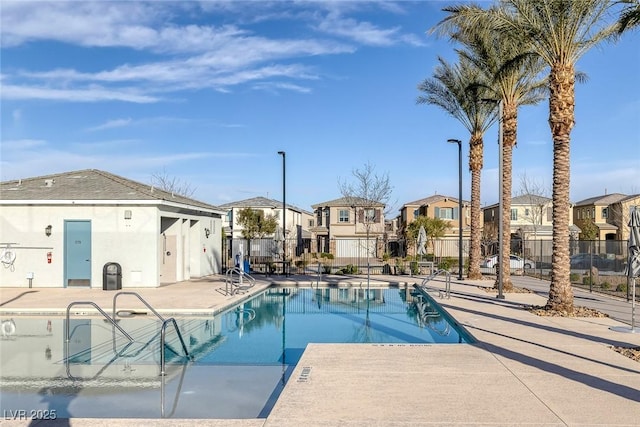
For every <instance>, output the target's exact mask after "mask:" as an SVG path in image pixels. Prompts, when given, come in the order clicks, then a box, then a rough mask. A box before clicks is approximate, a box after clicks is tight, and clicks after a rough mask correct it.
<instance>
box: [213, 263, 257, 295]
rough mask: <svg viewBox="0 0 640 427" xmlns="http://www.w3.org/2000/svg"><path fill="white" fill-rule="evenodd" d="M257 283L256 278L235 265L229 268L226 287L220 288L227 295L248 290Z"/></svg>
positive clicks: (225, 281)
mask: <svg viewBox="0 0 640 427" xmlns="http://www.w3.org/2000/svg"><path fill="white" fill-rule="evenodd" d="M255 284H256V279H254V278H253V276H251V275H250V274H248V273H245V272H244V271H242V270H240V268H238V267H233V268H230V269H229V270H227V274H226V276H225V280H224V289H222V288H220V289H219V291H220V292H222V293H224V294H225V295H236V294H238V293H243V292H247V291H248V290H249V289H250V288H252V287H254V286H255Z"/></svg>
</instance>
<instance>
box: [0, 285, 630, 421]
mask: <svg viewBox="0 0 640 427" xmlns="http://www.w3.org/2000/svg"><path fill="white" fill-rule="evenodd" d="M386 279H389V280H394V281H397V280H398V277H394V276H391V277H388V278H387V277H382V276H376V277H375V280H376V281H385V280H386ZM313 280H315V279H314V278H312V277H290V278H277V277H276V278H274V279H273V280H271V281H272V282H277V283H280V284H283V285H295V284H300V285H306V284H309V283H311V282H312V281H313ZM351 280H353V282H354V283H356V282H359V281H362V280H363V279H362V278H353V279H351ZM364 280H366V279H364ZM402 280H403V281H406V282H407V283H409V282H415V281H419V278H408V277H404V278H402ZM512 280H513V281H514V284H515V286H517V287H526V288H528V289H531V290H533V291H534V292H533V293H510V294H506V298H505V299H504V300H499V299H497V298H496V297H495V292H494V291H493V290H490V289H487V288H490V287H491V286H492V282H491V281H489V280H484V281H480V282H475V281H462V282H457V281H455V280H454V282H453V283H452V289H451V291H452V292H451V298H450V299H438V302H439V303H440V304H441V305H442V306H443V307H444V308H445V309H446V310H447V311H448V312H449V313H450V314H451V315H452V316H453V317H454V318H455V319H456V320H457V322H458V323H459V324H460V325H462V326H464V327H465V328H466V329H467V330H468V331H469V332H470V333H471V334H473V336H474V337H476V338H477V339H478V342H477V343H475V344H472V345H465V344H463V345H437V344H436V345H381V344H378V345H376V344H312V345H309V347H308V348H307V350H306V351H305V353H304V354H303V356H302V358H301V360H300V362H299V364H298V365H297V367H296V368H295V370H294V372H293V374H292V376H291V379H290V380H289V382H288V383H287V385H286V387H285V389H284V391H283V392H282V394H281V396H280V398H279V399H278V401H277V403H276V405H275V407H274V408H273V410H272V411H271V414H270V415H269V416H268V418H266V419H259V420H118V419H116V420H102V419H99V420H86V419H71V420H59V421H58V423H57V424H58V425H71V426H92V427H98V426H102V425H105V426H106V425H109V426H118V425H150V426H153V425H157V426H180V425H184V426H187V425H189V426H191V425H203V426H204V425H207V426H264V427H271V426H278V427H280V426H282V427H287V426H300V425H306V426H325V427H327V426H392V427H393V426H576V427H583V426H637V425H639V424H640V363H638V362H635V361H633V360H631V359H629V358H627V357H624V356H622V355H620V354H619V353H617V352H615V351H613V350H612V349H611V347H612V346H640V334H632V333H622V332H616V331H614V330H612V329H611V328H612V327H621V326H622V327H625V326H628V323H622V322H621V321H620V320H622V321H623V322H628V321H630V304H629V303H627V302H626V301H621V300H613V299H611V298H608V297H606V296H603V295H599V294H589V293H588V292H583V291H578V290H576V292H575V294H576V305H585V306H589V307H592V308H596V309H598V310H600V311H603V312H607V313H608V314H610V315H611V316H612V317H610V318H562V317H540V316H536V315H535V314H532V313H530V312H529V311H527V310H524V309H523V307H524V306H527V305H544V304H545V302H546V292H547V291H548V283H547V282H544V281H540V280H536V279H529V278H521V277H517V276H516V277H512ZM220 283H221V282H219V281H218V282H216V280H215V279H211V280H208V281H197V282H187V283H181V284H177V285H174V286H168V287H163V288H158V289H150V290H140V293H141V294H142V293H144V298H145V299H148V300H149V301H150V302H152V303H153V304H155V306H157V307H159V308H161V309H164V310H167V311H171V310H176V309H177V308H182V309H188V310H189V311H193V310H205V311H206V310H208V311H212V310H213V311H215V310H216V309H219V308H220V307H222V306H223V305H225V304H229V303H233V302H234V301H233V299H234V298H241V297H234V298H230V297H225V296H223V295H222V294H220V293H219V292H217V291H216V288H217V287H219V285H220ZM267 285H268V283H267V282H261V283H260V285H259V286H260V287H262V288H264V287H265V286H267ZM430 286H433V287H434V288H438V289H443V287H444V283H443V282H430ZM85 291H87V292H86V293H85V294H84V295H70V294H69V290H57V289H51V290H42V289H38V292H33V291H31V293H26V292H27V290H24V289H2V290H0V314H2V313H3V311H4V312H5V313H7V312H10V311H11V310H18V311H19V310H26V309H45V308H46V309H55V308H56V307H58V308H64V307H65V302H66V301H67V300H68V298H69V297H73V298H77V297H78V296H81V297H82V298H83V299H84V298H85V297H86V298H87V299H89V298H98V299H101V301H103V302H104V303H105V304H106V307H110V304H111V303H110V295H111V294H110V292H106V291H89V290H85ZM64 292H67V294H66V295H65V294H64ZM71 292H80V291H79V290H71ZM65 297H66V298H67V299H65ZM35 302H38V304H39V306H35ZM153 304H152V305H153ZM626 313H629V315H628V317H627V314H626ZM618 319H620V320H618ZM212 398H214V397H212ZM1 424H2V426H5V425H6V426H13V425H27V424H25V423H18V422H14V421H6V420H4V421H2V422H1ZM55 424H56V423H53V424H47V425H55ZM32 425H33V424H32ZM36 425H37V424H36Z"/></svg>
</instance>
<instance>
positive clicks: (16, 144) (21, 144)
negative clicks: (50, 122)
mask: <svg viewBox="0 0 640 427" xmlns="http://www.w3.org/2000/svg"><path fill="white" fill-rule="evenodd" d="M45 145H47V141H45V140H43V139H15V140H9V141H1V142H0V147H2V151H3V152H5V151H17V150H28V149H32V148H39V147H43V146H45Z"/></svg>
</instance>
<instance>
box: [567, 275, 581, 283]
mask: <svg viewBox="0 0 640 427" xmlns="http://www.w3.org/2000/svg"><path fill="white" fill-rule="evenodd" d="M569 280H570V281H571V283H579V282H580V274H579V273H571V274H570V275H569Z"/></svg>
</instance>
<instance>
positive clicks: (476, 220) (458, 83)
mask: <svg viewBox="0 0 640 427" xmlns="http://www.w3.org/2000/svg"><path fill="white" fill-rule="evenodd" d="M438 61H439V65H438V66H437V67H436V70H435V71H434V76H433V78H430V79H426V80H424V81H423V82H422V83H420V84H419V85H418V90H420V91H421V92H424V95H422V96H419V97H418V99H417V103H418V104H431V105H436V106H438V107H440V108H442V109H443V110H445V111H446V112H447V113H449V114H450V115H451V116H453V117H454V118H455V119H457V120H458V121H459V122H460V123H462V125H463V126H464V127H465V128H466V129H467V130H468V131H469V133H470V134H471V138H470V140H469V170H470V171H471V245H470V250H469V272H468V275H467V276H468V278H469V279H480V278H482V273H481V272H480V255H481V254H480V237H481V235H480V231H481V227H480V213H481V212H480V175H481V171H482V164H483V149H484V143H483V136H484V133H485V131H486V130H487V129H488V128H489V127H490V126H491V125H492V124H493V123H494V122H495V120H496V117H497V116H496V106H495V105H494V104H489V103H486V102H483V101H482V99H483V98H486V97H487V96H488V91H487V90H486V89H485V88H486V87H487V82H486V81H485V80H484V76H483V75H482V73H481V72H480V71H479V70H478V68H477V67H475V66H474V65H473V64H472V63H471V62H470V61H469V60H467V59H465V58H464V57H463V56H460V57H459V62H458V63H457V64H456V65H451V64H449V63H447V62H446V61H445V60H444V59H442V58H438ZM460 215H462V212H459V216H460ZM460 220H462V219H461V218H460Z"/></svg>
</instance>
